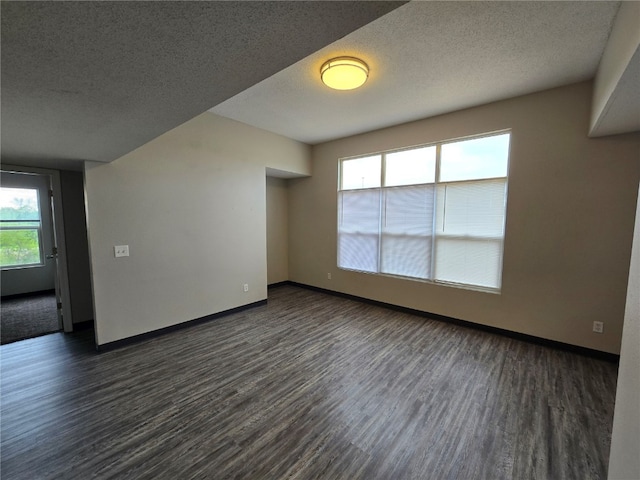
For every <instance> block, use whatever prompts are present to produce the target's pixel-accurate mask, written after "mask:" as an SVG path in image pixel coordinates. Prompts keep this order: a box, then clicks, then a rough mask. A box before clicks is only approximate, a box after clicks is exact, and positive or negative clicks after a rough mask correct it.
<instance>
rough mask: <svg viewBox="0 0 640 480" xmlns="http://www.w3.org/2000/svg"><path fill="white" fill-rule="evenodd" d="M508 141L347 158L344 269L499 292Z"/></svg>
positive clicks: (342, 189)
mask: <svg viewBox="0 0 640 480" xmlns="http://www.w3.org/2000/svg"><path fill="white" fill-rule="evenodd" d="M509 140H510V133H506V132H502V133H499V134H494V135H486V136H481V137H476V138H471V139H464V140H458V141H452V142H442V143H438V144H435V145H429V146H422V147H417V148H410V149H405V150H401V151H392V152H384V153H380V154H376V155H368V156H365V157H358V158H348V159H342V160H341V161H340V176H339V178H340V180H339V189H338V267H339V268H342V269H346V270H356V271H361V272H368V273H378V274H386V275H396V276H401V277H408V278H416V279H421V280H426V281H433V282H437V283H446V284H451V285H459V286H469V287H476V288H481V289H487V290H494V291H495V290H499V289H500V286H501V277H502V251H503V244H504V226H505V218H506V195H507V170H508V163H509Z"/></svg>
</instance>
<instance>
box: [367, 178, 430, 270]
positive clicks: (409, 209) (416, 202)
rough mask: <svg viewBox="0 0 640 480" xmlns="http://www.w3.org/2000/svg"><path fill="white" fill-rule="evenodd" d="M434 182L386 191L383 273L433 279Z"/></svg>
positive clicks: (383, 225)
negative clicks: (432, 183)
mask: <svg viewBox="0 0 640 480" xmlns="http://www.w3.org/2000/svg"><path fill="white" fill-rule="evenodd" d="M433 194H434V186H433V185H421V186H411V187H399V188H389V189H385V191H384V210H383V212H384V218H383V224H382V252H381V257H382V258H381V268H380V270H381V271H382V272H383V273H389V274H393V275H402V276H406V277H415V278H429V277H430V272H431V242H432V234H433Z"/></svg>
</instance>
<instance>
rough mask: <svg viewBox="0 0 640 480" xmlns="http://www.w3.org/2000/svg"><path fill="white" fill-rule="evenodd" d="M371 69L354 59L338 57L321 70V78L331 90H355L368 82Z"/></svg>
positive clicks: (325, 64)
mask: <svg viewBox="0 0 640 480" xmlns="http://www.w3.org/2000/svg"><path fill="white" fill-rule="evenodd" d="M368 77H369V67H368V66H367V64H366V63H364V62H363V61H362V60H360V59H357V58H353V57H337V58H332V59H331V60H328V61H326V62H325V63H324V64H323V65H322V68H320V78H322V82H323V83H324V84H325V85H326V86H327V87H329V88H333V89H336V90H353V89H354V88H358V87H360V86H362V85H363V84H364V82H366V81H367V78H368Z"/></svg>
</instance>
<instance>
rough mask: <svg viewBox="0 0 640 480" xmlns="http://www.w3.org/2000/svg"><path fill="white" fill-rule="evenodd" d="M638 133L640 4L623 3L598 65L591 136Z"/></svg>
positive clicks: (639, 105) (639, 111)
mask: <svg viewBox="0 0 640 480" xmlns="http://www.w3.org/2000/svg"><path fill="white" fill-rule="evenodd" d="M639 130H640V2H623V3H622V5H621V6H620V9H619V10H618V15H617V16H616V19H615V22H614V24H613V27H612V29H611V34H610V35H609V41H608V42H607V46H606V48H605V51H604V53H603V54H602V59H601V60H600V65H599V66H598V72H597V74H596V78H595V83H594V91H593V101H592V112H591V125H590V129H589V136H590V137H600V136H605V135H615V134H620V133H629V132H634V131H639Z"/></svg>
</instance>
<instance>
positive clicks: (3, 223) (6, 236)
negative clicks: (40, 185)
mask: <svg viewBox="0 0 640 480" xmlns="http://www.w3.org/2000/svg"><path fill="white" fill-rule="evenodd" d="M39 205H40V204H39V201H38V190H36V189H35V188H4V187H0V267H1V268H17V267H25V266H34V265H42V263H43V262H42V247H41V245H42V241H41V238H42V228H41V227H42V223H41V219H40V208H39Z"/></svg>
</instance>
